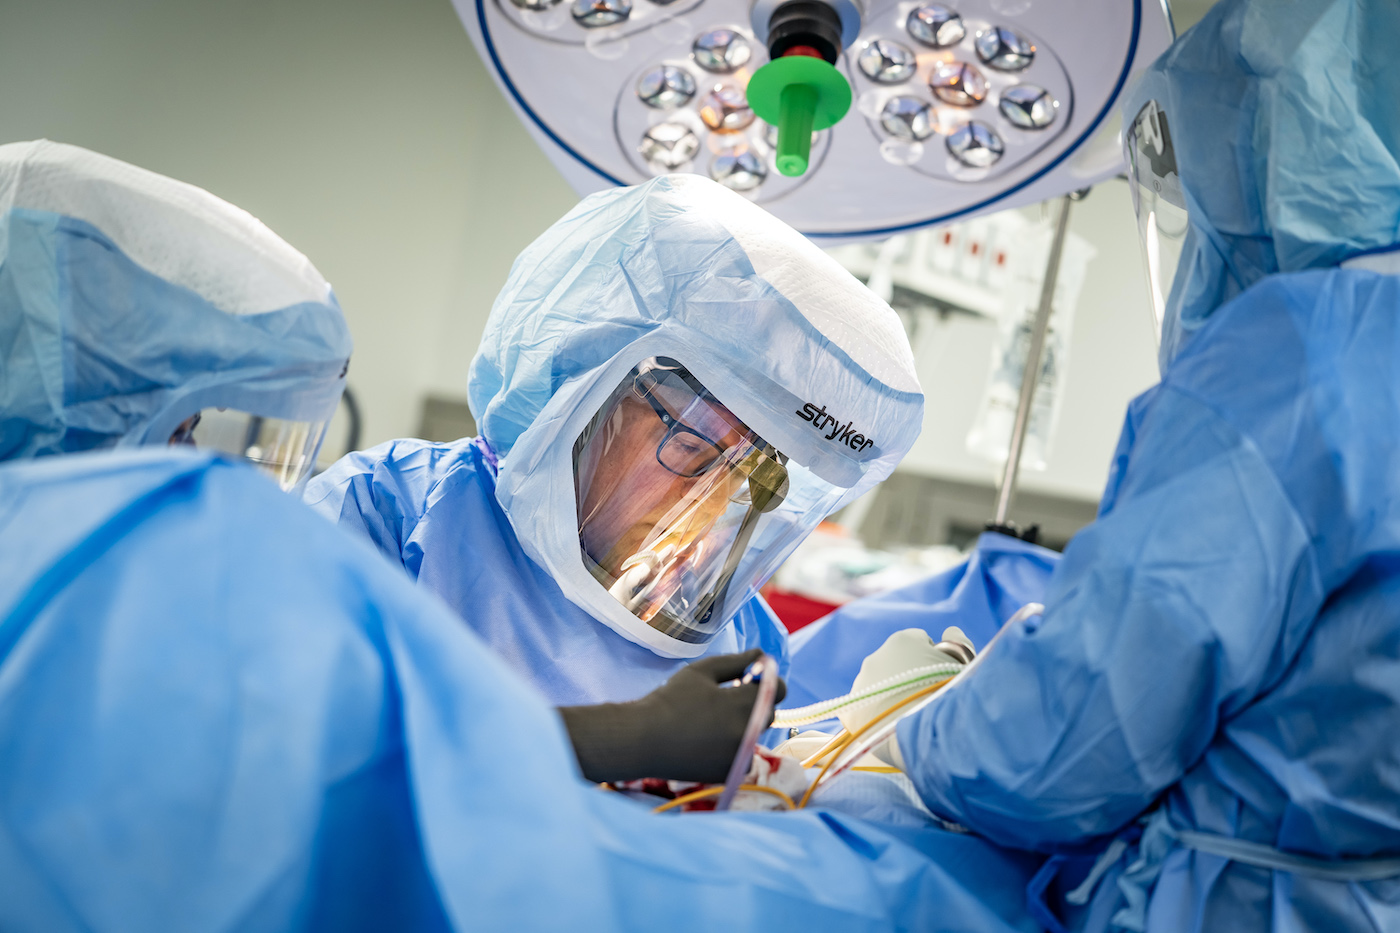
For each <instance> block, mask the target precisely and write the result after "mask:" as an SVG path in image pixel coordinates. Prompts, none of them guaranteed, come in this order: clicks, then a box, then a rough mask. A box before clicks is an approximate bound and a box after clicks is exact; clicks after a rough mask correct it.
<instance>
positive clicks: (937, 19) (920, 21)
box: [904, 3, 967, 49]
mask: <svg viewBox="0 0 1400 933" xmlns="http://www.w3.org/2000/svg"><path fill="white" fill-rule="evenodd" d="M904 28H905V29H907V30H908V31H909V35H911V36H913V37H914V38H915V39H917V40H918V41H920V42H922V43H923V44H924V45H927V46H931V47H933V48H935V49H945V48H947V47H948V46H950V45H957V44H958V43H959V42H961V41H962V40H963V36H965V35H967V27H966V26H964V25H963V20H962V17H961V16H959V15H958V14H957V13H955V12H953V11H952V10H950V9H948V8H947V7H946V6H942V5H940V4H937V3H930V4H925V5H924V6H921V7H919V8H918V9H915V10H912V11H910V13H909V18H908V19H906V20H905V21H904Z"/></svg>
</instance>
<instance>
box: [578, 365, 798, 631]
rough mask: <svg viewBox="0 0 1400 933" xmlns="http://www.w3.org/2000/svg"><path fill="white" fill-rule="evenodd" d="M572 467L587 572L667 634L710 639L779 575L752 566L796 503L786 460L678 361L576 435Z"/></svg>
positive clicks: (652, 369)
mask: <svg viewBox="0 0 1400 933" xmlns="http://www.w3.org/2000/svg"><path fill="white" fill-rule="evenodd" d="M573 464H574V484H575V492H576V495H577V499H576V501H577V504H578V533H579V545H580V549H581V552H582V558H583V562H584V564H585V566H587V567H588V569H589V571H590V572H591V573H592V574H593V576H594V578H595V579H597V580H598V581H599V582H600V583H601V584H602V585H603V586H604V587H605V588H606V589H607V590H608V592H609V593H610V594H612V596H613V597H614V598H615V599H617V601H618V602H619V603H621V604H622V606H623V607H624V608H625V609H626V610H627V611H628V612H630V613H632V614H633V615H634V616H636V618H637V619H638V620H640V621H641V622H643V623H645V624H647V625H649V626H650V627H652V628H654V629H656V630H657V631H659V632H661V633H662V634H665V635H667V636H670V637H672V638H675V639H678V640H680V641H683V642H688V643H696V644H703V643H705V642H707V641H709V640H710V639H711V638H713V637H714V635H715V634H717V633H718V632H719V630H720V629H721V628H722V627H723V623H724V621H726V620H727V619H728V617H729V615H730V614H732V612H733V610H734V608H736V606H737V602H736V600H737V599H747V598H748V596H749V594H750V589H751V587H752V586H754V585H755V584H756V582H757V580H759V579H761V578H762V577H764V576H766V575H767V574H768V573H771V572H772V570H773V569H774V568H769V567H766V566H764V565H763V564H764V562H762V561H758V562H755V561H752V560H749V561H745V560H744V557H745V552H746V551H747V550H748V549H749V546H750V544H751V543H752V542H753V541H754V539H755V531H756V530H757V529H758V526H759V524H760V522H761V521H762V520H763V516H765V515H767V514H770V513H773V512H774V511H775V510H777V509H778V508H779V507H780V506H781V505H782V503H783V502H784V500H785V499H787V497H788V494H789V488H790V487H789V477H788V467H787V458H786V457H784V456H783V454H781V453H780V452H779V451H778V450H776V449H775V448H774V447H773V446H772V445H771V444H769V443H767V442H766V441H764V439H763V438H761V437H759V436H758V435H757V434H756V433H755V432H754V431H752V430H751V429H750V428H749V427H748V426H747V425H745V424H744V422H743V421H741V420H740V419H739V418H738V417H737V416H736V415H735V414H734V413H733V412H732V411H731V410H730V409H729V408H727V407H726V406H725V405H724V404H722V403H721V402H720V401H719V400H718V399H717V398H716V397H715V396H714V395H713V394H712V393H711V392H710V390H709V389H708V388H707V387H706V386H704V385H702V384H701V383H700V382H699V380H697V379H696V378H695V377H694V376H693V375H691V373H690V372H689V371H688V370H686V369H685V368H684V367H683V366H682V365H681V364H680V363H678V362H677V361H675V360H672V359H669V358H666V357H653V358H651V359H648V360H645V361H643V362H642V363H640V364H638V365H637V366H636V367H635V368H634V369H633V370H632V371H631V372H629V373H628V374H627V376H626V377H625V378H624V379H623V380H622V382H621V383H620V384H619V385H618V386H617V388H616V389H615V390H614V391H613V392H612V393H611V395H609V396H608V398H607V400H606V401H605V402H604V403H603V405H602V407H601V408H600V409H599V410H598V413H597V414H596V415H595V416H594V417H593V418H592V419H591V420H590V421H589V422H588V424H587V425H586V427H585V428H584V430H583V432H582V433H581V434H580V435H579V437H578V439H577V441H576V443H575V444H574V451H573ZM817 518H818V520H819V519H820V516H818V517H817ZM764 537H768V535H764Z"/></svg>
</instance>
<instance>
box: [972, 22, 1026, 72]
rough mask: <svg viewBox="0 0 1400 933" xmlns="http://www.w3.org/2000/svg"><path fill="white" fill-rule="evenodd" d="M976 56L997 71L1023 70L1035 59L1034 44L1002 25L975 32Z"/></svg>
mask: <svg viewBox="0 0 1400 933" xmlns="http://www.w3.org/2000/svg"><path fill="white" fill-rule="evenodd" d="M976 45H977V57H978V58H980V59H982V61H983V62H985V63H986V64H988V65H990V66H991V67H993V68H995V69H997V70H998V71H1024V70H1025V69H1026V68H1029V67H1030V64H1031V62H1032V61H1034V60H1035V45H1034V44H1033V43H1032V42H1031V40H1029V39H1027V38H1026V37H1024V36H1019V35H1017V34H1016V33H1014V32H1012V31H1011V30H1010V29H1007V28H1006V27H1004V26H993V27H992V28H991V29H986V30H983V31H982V32H979V33H978V34H977V42H976Z"/></svg>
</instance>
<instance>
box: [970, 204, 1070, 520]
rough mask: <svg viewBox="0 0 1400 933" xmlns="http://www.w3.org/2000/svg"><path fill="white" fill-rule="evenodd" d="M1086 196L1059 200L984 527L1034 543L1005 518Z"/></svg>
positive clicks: (1012, 494)
mask: <svg viewBox="0 0 1400 933" xmlns="http://www.w3.org/2000/svg"><path fill="white" fill-rule="evenodd" d="M1087 193H1088V191H1087V189H1086V190H1084V191H1076V192H1074V193H1072V194H1067V195H1065V196H1064V197H1062V198H1060V212H1059V214H1058V215H1057V216H1056V218H1055V237H1054V239H1053V240H1051V242H1050V256H1049V258H1048V259H1046V261H1045V281H1044V283H1043V284H1042V285H1041V288H1040V306H1039V307H1038V308H1037V309H1036V312H1035V321H1034V323H1033V324H1032V326H1031V345H1030V347H1029V349H1028V350H1027V351H1026V365H1025V368H1024V369H1022V370H1021V395H1020V397H1019V398H1018V399H1017V400H1016V420H1015V421H1014V422H1012V425H1011V446H1010V448H1009V449H1008V450H1007V453H1006V466H1005V468H1004V469H1003V470H1002V474H1001V489H1000V490H999V491H998V493H997V511H996V518H995V519H993V520H992V522H991V524H989V525H988V526H987V529H988V530H989V531H998V532H1001V533H1002V534H1009V535H1012V536H1013V537H1024V538H1025V539H1026V540H1028V541H1031V542H1034V541H1035V538H1036V535H1037V533H1038V532H1039V528H1038V527H1037V526H1034V525H1032V526H1031V527H1030V528H1028V529H1026V530H1025V531H1024V532H1022V531H1021V530H1020V529H1019V528H1017V527H1016V525H1015V524H1014V523H1012V522H1010V521H1008V519H1007V515H1008V514H1009V513H1010V511H1011V503H1012V500H1014V499H1015V498H1016V480H1017V478H1018V477H1019V475H1020V472H1021V451H1022V450H1023V449H1024V448H1025V444H1026V429H1027V428H1029V427H1030V423H1031V410H1032V408H1033V406H1034V403H1035V390H1036V386H1038V385H1039V384H1040V357H1041V355H1042V354H1043V353H1044V351H1045V334H1046V332H1047V331H1048V330H1049V329H1050V312H1051V310H1052V306H1053V305H1054V299H1055V283H1056V281H1057V280H1058V279H1059V277H1060V255H1061V254H1062V253H1063V252H1064V247H1065V234H1066V232H1067V231H1068V229H1069V208H1070V204H1071V203H1072V202H1074V201H1079V200H1082V199H1083V197H1084V196H1085V195H1086V194H1087Z"/></svg>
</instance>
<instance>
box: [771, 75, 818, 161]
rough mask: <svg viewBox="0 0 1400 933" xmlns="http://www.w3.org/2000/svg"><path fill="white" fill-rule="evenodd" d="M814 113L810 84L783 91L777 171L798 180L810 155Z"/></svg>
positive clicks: (796, 85) (814, 91) (779, 118)
mask: <svg viewBox="0 0 1400 933" xmlns="http://www.w3.org/2000/svg"><path fill="white" fill-rule="evenodd" d="M816 112H817V89H816V88H815V87H813V86H812V85H810V84H789V85H788V86H787V87H785V88H783V93H782V98H781V104H780V111H779V116H778V158H777V163H778V171H780V172H782V173H783V174H784V175H787V176H789V177H793V178H795V177H797V176H799V175H801V174H802V173H803V172H805V171H807V161H808V159H810V158H811V155H812V121H813V119H814V118H815V116H816Z"/></svg>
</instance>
